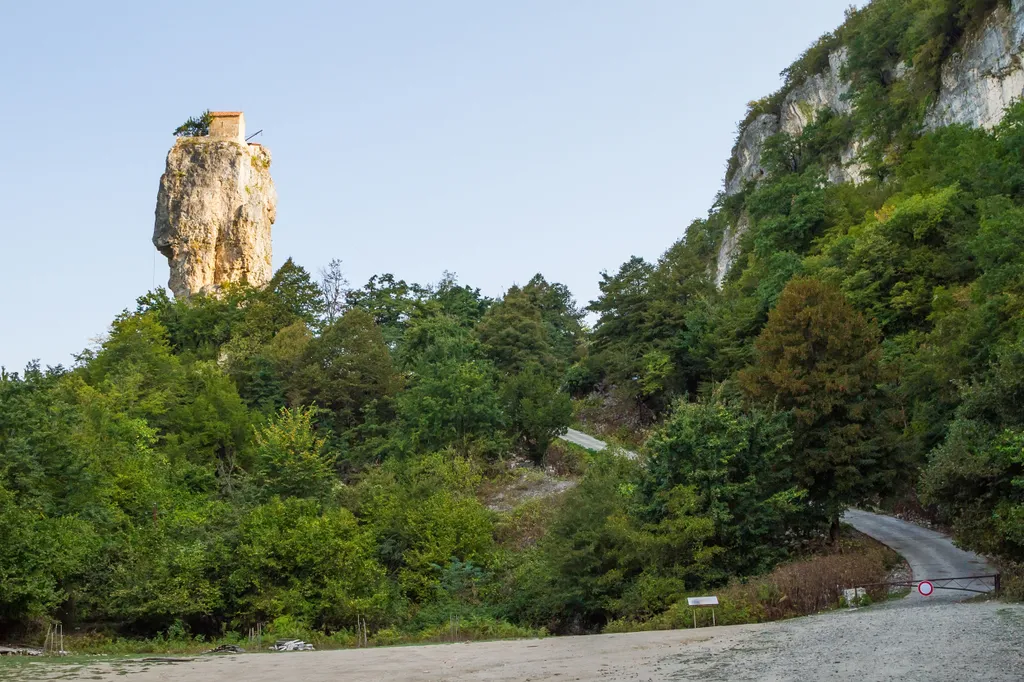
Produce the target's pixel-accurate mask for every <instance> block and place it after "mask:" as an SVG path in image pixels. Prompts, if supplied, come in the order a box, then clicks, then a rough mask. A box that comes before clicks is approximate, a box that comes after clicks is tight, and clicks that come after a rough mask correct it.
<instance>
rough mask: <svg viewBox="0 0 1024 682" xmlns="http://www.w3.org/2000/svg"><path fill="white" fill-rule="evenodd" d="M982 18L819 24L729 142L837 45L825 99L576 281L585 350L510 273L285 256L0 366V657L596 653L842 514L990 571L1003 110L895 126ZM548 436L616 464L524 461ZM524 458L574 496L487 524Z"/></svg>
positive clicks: (920, 108) (1011, 500)
mask: <svg viewBox="0 0 1024 682" xmlns="http://www.w3.org/2000/svg"><path fill="white" fill-rule="evenodd" d="M999 6H1000V3H999V2H998V1H997V0H876V1H875V2H873V3H871V4H870V5H868V6H867V7H865V8H863V9H861V10H851V11H850V13H849V15H848V18H847V21H846V23H845V24H844V25H843V26H842V27H840V28H839V29H837V30H836V31H835V32H834V33H832V34H829V35H827V36H824V37H823V38H822V39H821V41H819V42H818V43H817V44H815V45H814V46H812V47H811V48H810V49H809V50H808V52H807V53H806V54H805V55H803V56H802V57H801V58H800V59H799V60H798V61H797V62H796V63H795V64H794V65H793V66H791V67H790V68H789V69H788V70H787V71H786V72H785V76H786V85H785V86H784V87H783V89H782V90H781V91H780V92H779V93H776V94H774V95H772V96H770V97H767V98H765V99H763V100H759V101H756V102H752V103H751V106H750V111H749V112H748V116H747V119H746V120H745V121H744V122H743V123H742V124H741V132H742V131H744V130H746V129H748V128H749V125H750V124H751V123H753V122H755V121H756V120H758V118H759V117H762V116H765V115H769V114H770V115H775V116H777V115H778V114H779V112H780V110H781V108H782V107H783V106H784V104H785V103H786V102H787V101H788V100H787V96H788V95H789V93H791V92H792V91H793V90H794V88H797V87H798V86H800V85H801V84H802V83H803V82H804V81H806V80H807V79H808V78H809V77H811V76H813V75H814V74H818V73H821V72H823V71H825V70H827V69H828V68H829V65H830V63H831V62H833V61H834V60H830V55H835V54H837V53H838V52H837V51H840V50H842V53H843V54H844V55H846V56H845V62H844V64H843V66H842V72H841V73H842V76H843V78H844V79H845V80H846V81H848V82H849V83H850V87H849V91H848V93H847V94H845V95H843V97H844V100H843V101H846V102H849V103H850V105H851V106H849V107H833V108H831V109H830V108H822V109H820V110H818V111H816V112H812V114H813V115H808V116H807V118H808V122H807V124H806V125H805V126H803V127H802V128H801V129H800V130H799V131H787V130H785V129H780V130H779V131H778V132H775V133H773V134H771V135H769V136H767V137H766V138H765V139H764V140H763V145H761V151H760V156H759V159H758V162H759V166H760V172H759V173H758V174H757V175H756V176H750V177H747V176H745V175H742V172H743V171H742V169H741V166H742V164H741V163H740V161H739V160H738V155H737V157H736V159H734V161H733V162H732V163H730V166H729V168H728V169H727V171H726V172H727V179H728V180H729V181H730V182H731V184H732V185H733V186H735V191H730V192H725V191H723V193H722V194H721V195H720V196H719V199H718V201H717V202H716V204H715V206H714V207H712V209H711V211H710V212H709V214H708V216H707V217H706V218H704V219H701V220H697V221H695V222H694V223H693V224H691V225H690V226H689V228H688V229H687V230H686V232H685V236H683V237H682V238H681V239H680V240H679V241H678V242H677V243H676V244H674V245H672V246H671V248H669V249H668V250H667V251H666V252H665V254H664V255H663V256H662V257H661V258H660V259H659V260H658V261H657V262H654V263H649V262H646V261H645V260H643V259H641V258H631V259H629V260H627V261H626V262H625V263H624V264H623V265H622V267H621V268H620V269H619V270H618V271H617V272H615V273H606V274H604V275H603V277H602V280H601V292H602V294H601V296H600V297H599V299H598V300H596V301H594V302H591V304H590V310H591V311H593V312H594V313H595V314H596V316H597V317H596V323H595V325H594V327H593V329H588V328H586V326H585V325H584V324H583V320H584V313H585V311H584V310H583V309H581V308H580V307H579V306H578V305H577V303H576V302H575V301H574V300H573V298H572V295H571V294H570V292H569V291H568V290H567V289H566V288H565V287H564V286H561V285H559V284H555V283H550V282H548V281H547V280H545V279H544V277H542V276H540V275H538V276H536V277H534V278H533V279H531V280H530V281H529V283H527V284H526V285H524V286H521V287H518V286H513V287H511V288H510V289H509V290H508V291H507V292H506V293H505V295H504V296H503V297H502V298H501V299H500V300H491V299H489V298H487V297H484V296H482V295H481V294H480V292H479V291H478V290H475V289H473V288H472V287H470V286H465V285H460V284H458V283H457V282H456V281H455V279H454V277H452V276H446V277H445V278H443V279H442V280H441V281H440V282H439V283H437V284H434V285H431V286H426V287H421V286H417V285H415V284H410V283H406V282H405V281H402V280H399V279H396V278H395V277H393V276H391V275H383V276H379V277H374V278H373V279H371V280H370V281H369V282H368V283H367V284H366V285H364V286H362V287H359V288H351V287H348V286H347V283H346V282H345V280H344V276H343V274H342V272H341V271H340V269H339V267H338V265H337V264H333V265H332V267H330V268H328V269H327V270H326V271H325V272H323V273H321V276H319V277H318V276H311V275H310V273H309V272H307V271H306V270H304V269H303V268H302V267H300V266H298V265H296V264H293V263H292V262H291V261H289V262H288V263H287V264H285V265H284V266H283V267H282V268H281V270H279V271H278V272H277V274H276V275H275V277H274V278H273V280H272V281H271V282H270V284H269V285H268V286H266V287H265V288H262V289H254V288H249V287H245V286H231V287H228V288H226V289H225V290H224V291H223V292H221V295H219V296H216V297H214V296H195V297H192V298H190V299H185V300H173V299H171V298H169V297H168V295H167V294H166V293H165V292H163V291H162V290H160V291H155V292H150V293H148V294H146V295H144V296H142V297H141V298H139V300H138V302H137V306H136V307H135V309H134V310H129V311H125V312H124V313H123V314H122V315H121V316H119V317H118V318H117V319H116V320H115V321H114V322H113V324H112V326H111V328H110V330H109V334H108V335H107V336H106V337H105V339H104V340H103V341H102V343H101V344H100V345H99V346H97V347H96V348H94V349H90V350H86V351H84V352H83V353H82V354H81V355H80V356H79V357H78V359H77V361H76V363H75V365H74V366H73V367H71V368H62V367H57V368H47V369H45V370H44V369H42V368H40V367H38V366H30V367H28V368H26V369H25V370H24V371H23V372H18V373H13V372H10V371H5V372H4V373H3V375H2V377H0V636H3V635H12V636H13V635H17V634H20V633H23V632H26V631H31V630H32V629H33V628H37V627H41V626H42V624H44V623H46V622H48V621H50V620H52V619H60V620H62V621H64V622H65V623H67V624H69V625H72V626H75V627H79V626H80V627H84V628H94V629H106V630H109V631H111V632H117V633H121V634H126V635H138V636H154V635H159V634H162V633H172V634H181V633H184V632H191V633H195V634H203V635H207V636H212V635H218V634H221V633H224V632H228V631H235V632H245V631H246V630H247V629H248V628H250V627H253V626H255V625H257V624H270V627H271V631H272V632H279V633H287V634H292V633H294V632H300V631H308V630H318V631H321V632H323V633H351V632H354V628H355V626H356V623H357V621H358V620H365V621H366V623H367V624H368V626H369V628H370V630H371V631H372V632H374V633H375V634H376V635H377V636H378V639H377V641H381V642H385V641H395V640H397V639H398V637H399V636H400V634H401V633H420V634H423V633H426V634H427V635H429V634H430V633H437V632H444V631H445V630H446V628H448V627H449V625H450V622H451V621H450V618H451V617H452V616H453V615H457V616H459V617H460V618H461V619H462V623H463V624H462V627H463V628H466V629H470V630H474V631H475V632H477V633H480V635H481V636H502V635H516V634H523V633H527V632H535V631H537V629H539V628H547V629H549V630H551V631H554V632H584V631H595V630H598V629H600V628H603V627H605V626H607V624H608V623H609V622H611V621H613V620H616V619H621V620H620V622H626V621H637V620H645V619H650V618H652V617H656V616H658V615H659V614H662V613H664V612H666V611H667V610H671V609H672V606H673V605H674V604H676V603H677V602H679V600H680V599H682V598H683V597H684V596H685V595H687V594H691V593H693V592H695V591H700V590H704V589H709V588H714V587H719V586H723V585H725V584H727V583H729V582H730V581H731V580H732V581H734V582H735V581H736V580H737V579H746V578H750V577H755V576H759V575H763V574H765V573H767V572H769V571H771V570H772V569H773V568H775V567H776V566H777V565H779V564H780V562H784V561H786V560H787V559H789V558H792V557H795V556H800V555H803V554H804V553H806V552H807V551H808V548H812V547H820V546H821V545H822V544H824V543H827V542H829V541H835V540H836V539H837V537H838V532H839V526H838V519H839V517H840V515H841V513H842V511H843V510H844V509H845V508H846V507H848V506H849V505H852V504H858V503H865V502H867V503H875V504H880V505H888V506H892V505H903V506H906V505H908V504H914V505H916V504H920V505H921V506H922V507H923V508H924V509H925V510H926V511H927V512H928V513H931V514H933V515H934V516H935V517H936V518H937V519H938V520H940V521H943V522H946V523H949V524H951V525H952V526H953V528H954V530H955V532H956V535H957V537H958V539H959V540H960V541H961V542H962V543H963V544H964V545H965V546H968V547H970V548H973V549H977V550H979V551H982V552H986V553H990V554H993V555H995V556H997V557H999V558H1001V559H1003V560H1006V561H1021V560H1024V410H1022V405H1024V403H1022V400H1024V336H1022V334H1024V317H1022V314H1021V313H1022V310H1021V308H1022V306H1024V104H1018V105H1014V106H1013V107H1012V108H1011V109H1009V110H1008V111H1007V112H1006V114H1005V116H1004V117H1003V118H1002V121H1001V122H1000V123H999V124H998V125H997V126H995V127H994V128H992V129H991V130H987V129H983V128H977V127H970V126H965V125H949V126H937V127H936V126H932V127H928V126H926V125H925V123H926V117H927V115H928V112H929V111H930V107H931V106H932V104H933V103H934V101H935V98H936V96H937V93H938V90H939V87H940V85H939V81H940V70H941V67H942V65H943V63H945V62H946V61H947V60H948V59H950V58H951V55H953V54H954V53H955V52H956V51H957V50H958V49H959V47H958V46H960V45H961V44H962V43H963V41H964V40H965V39H966V38H965V36H970V35H971V32H972V31H974V30H976V29H977V28H978V27H979V26H980V25H981V24H982V22H984V21H985V20H986V17H988V16H989V15H990V13H991V12H993V11H999ZM1004 9H1005V7H1004ZM741 141H742V135H741ZM739 147H740V143H738V148H739ZM851 148H854V149H856V150H857V155H856V158H855V159H853V161H852V162H851V160H850V159H849V158H845V157H844V152H845V150H849V149H851ZM847 156H848V155H847ZM844 159H845V161H844ZM844 162H845V163H847V165H850V164H851V163H856V164H857V165H858V174H857V175H858V177H856V178H855V180H856V181H847V182H837V181H836V180H837V178H836V177H835V174H834V173H831V172H830V170H831V169H833V168H835V167H836V164H839V163H844ZM711 170H714V169H711ZM709 172H711V171H709ZM734 180H735V182H733V181H734ZM739 225H744V226H745V229H743V230H739V229H738V227H737V226H739ZM730 235H731V236H732V237H734V238H735V241H736V245H735V249H734V250H733V253H732V255H731V266H730V267H729V268H728V271H727V273H725V271H724V270H723V271H722V272H723V274H724V278H723V279H722V283H721V287H719V286H717V283H716V278H717V277H718V270H719V268H720V265H721V264H720V263H719V260H720V259H721V255H720V254H721V253H722V250H723V244H724V241H725V240H727V239H728V238H731V237H730ZM574 415H575V416H574ZM574 418H576V419H580V420H581V421H583V422H584V423H585V424H587V425H588V426H593V427H595V428H600V429H602V430H603V431H604V432H605V433H613V434H616V435H618V436H619V437H621V438H623V439H625V440H634V441H636V440H643V441H644V442H643V443H642V444H641V446H640V448H639V449H640V451H641V454H642V458H641V461H640V462H632V461H630V460H628V459H626V458H619V457H615V456H614V455H587V454H584V453H581V452H578V451H575V450H572V449H570V448H568V447H567V446H565V445H557V444H555V445H553V441H554V439H555V438H556V436H557V435H558V434H559V433H561V432H562V430H563V429H564V428H565V427H566V426H568V425H569V424H570V423H572V421H573V419H574ZM530 462H533V463H537V464H538V465H541V466H540V467H538V468H537V469H535V471H538V472H539V471H544V470H545V467H546V470H547V471H548V472H552V471H557V472H558V473H560V474H562V475H564V476H565V477H566V478H571V479H572V480H573V482H574V483H576V485H575V486H574V487H573V488H572V489H571V490H569V491H568V492H564V493H562V494H560V495H555V496H551V497H538V498H537V499H534V500H531V501H529V502H526V503H524V504H520V505H518V506H515V507H514V508H513V509H512V510H511V511H509V510H502V509H498V508H492V507H494V505H491V506H488V502H487V501H488V494H489V492H493V491H494V490H495V489H498V488H500V487H501V486H502V485H505V484H506V483H507V482H508V480H509V476H510V473H509V467H510V463H516V464H518V465H519V468H526V467H528V466H529V463H530ZM782 597H783V599H782V601H784V595H782ZM764 616H765V614H763V613H755V612H751V613H746V614H745V615H744V617H747V618H758V617H764ZM275 628H276V629H275ZM382 633H384V634H382ZM389 638H390V639H389ZM339 641H341V640H339Z"/></svg>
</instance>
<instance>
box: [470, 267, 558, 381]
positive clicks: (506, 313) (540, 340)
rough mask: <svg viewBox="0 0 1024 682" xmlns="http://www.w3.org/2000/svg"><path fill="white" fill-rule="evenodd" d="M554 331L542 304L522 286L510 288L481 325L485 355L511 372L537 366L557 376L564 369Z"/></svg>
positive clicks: (508, 372)
mask: <svg viewBox="0 0 1024 682" xmlns="http://www.w3.org/2000/svg"><path fill="white" fill-rule="evenodd" d="M552 333H553V332H549V330H548V329H547V328H545V324H544V318H543V316H542V315H541V310H540V307H539V306H538V305H537V304H535V303H534V302H533V301H531V299H530V296H529V294H527V293H526V292H525V291H523V290H522V289H520V288H519V287H512V288H511V289H509V290H508V292H507V293H506V294H505V297H504V298H503V299H502V300H501V302H500V303H497V304H495V305H494V306H492V307H491V308H490V309H489V310H488V311H487V314H486V315H484V317H483V319H482V320H481V321H480V324H479V325H477V334H478V335H479V337H480V344H481V346H482V350H483V352H484V354H486V355H487V357H488V358H490V359H491V361H492V362H493V363H494V365H495V367H497V368H498V370H499V371H501V372H503V373H507V374H513V373H516V372H521V371H523V369H524V368H526V367H527V366H528V365H537V366H539V367H541V368H542V369H543V370H544V371H545V372H548V373H550V374H551V375H552V376H555V375H557V374H558V373H559V370H560V369H561V368H560V367H559V361H558V357H557V355H556V354H555V349H554V346H553V344H552Z"/></svg>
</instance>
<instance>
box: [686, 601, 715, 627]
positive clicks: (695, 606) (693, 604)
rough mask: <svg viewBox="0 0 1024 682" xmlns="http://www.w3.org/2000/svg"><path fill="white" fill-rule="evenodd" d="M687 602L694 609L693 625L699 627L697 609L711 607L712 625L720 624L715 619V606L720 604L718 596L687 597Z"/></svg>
mask: <svg viewBox="0 0 1024 682" xmlns="http://www.w3.org/2000/svg"><path fill="white" fill-rule="evenodd" d="M686 603H687V604H688V605H689V606H690V608H691V609H693V627H694V628H696V627H697V609H706V608H710V609H711V625H713V626H714V625H718V621H717V620H716V619H715V607H716V606H718V597H687V598H686Z"/></svg>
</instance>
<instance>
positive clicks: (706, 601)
mask: <svg viewBox="0 0 1024 682" xmlns="http://www.w3.org/2000/svg"><path fill="white" fill-rule="evenodd" d="M686 603H687V604H688V605H690V606H718V597H687V598H686Z"/></svg>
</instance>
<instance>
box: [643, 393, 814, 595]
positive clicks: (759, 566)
mask: <svg viewBox="0 0 1024 682" xmlns="http://www.w3.org/2000/svg"><path fill="white" fill-rule="evenodd" d="M790 444H791V441H790V434H789V428H788V425H787V424H786V419H785V417H784V415H781V414H773V413H770V412H763V411H761V410H753V411H750V412H746V411H743V410H742V409H741V408H740V406H739V405H738V404H731V403H729V402H728V401H725V400H724V399H721V398H720V397H718V396H715V397H708V398H706V399H702V400H701V401H699V402H693V403H691V402H685V401H680V402H679V403H678V404H677V405H676V406H675V409H673V410H672V412H671V414H670V415H669V416H668V417H667V418H666V420H665V422H664V424H663V425H662V426H661V428H659V429H658V430H657V431H656V432H655V433H654V434H653V435H652V436H651V438H650V439H649V440H648V441H647V447H646V449H647V452H648V453H649V456H648V458H647V466H646V471H645V476H644V479H643V488H642V489H643V491H644V494H645V497H646V499H647V500H648V505H649V512H648V513H649V514H651V515H652V516H653V517H654V518H660V517H661V516H662V515H663V514H664V513H665V511H666V505H667V504H668V503H669V502H670V500H671V499H672V497H671V496H672V495H673V491H674V490H676V488H677V487H679V486H684V487H688V488H690V489H692V490H693V492H694V493H695V495H696V508H697V509H698V510H700V512H701V513H702V514H704V515H706V516H708V517H709V518H711V519H713V520H714V523H715V534H714V537H713V542H712V544H714V545H717V546H719V547H721V548H722V549H723V552H722V554H721V555H719V557H718V559H717V560H716V564H717V565H718V566H720V567H721V568H722V571H723V575H734V574H737V573H738V574H741V575H750V574H757V573H761V572H764V571H766V570H768V569H769V568H770V567H772V566H773V565H775V564H776V563H777V562H778V561H779V560H780V559H781V558H782V557H784V556H785V555H786V551H787V547H786V546H785V544H784V543H782V542H780V541H779V539H780V538H782V537H784V536H785V535H786V534H787V532H791V533H792V531H794V530H800V516H801V512H802V511H803V502H802V500H803V497H804V495H805V491H803V490H801V489H800V488H798V487H797V486H796V485H794V482H793V479H792V477H791V476H790V468H791V462H790V460H791V458H792V456H793V455H792V453H791V450H790ZM792 536H793V538H794V539H796V538H797V537H798V534H797V533H792Z"/></svg>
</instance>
